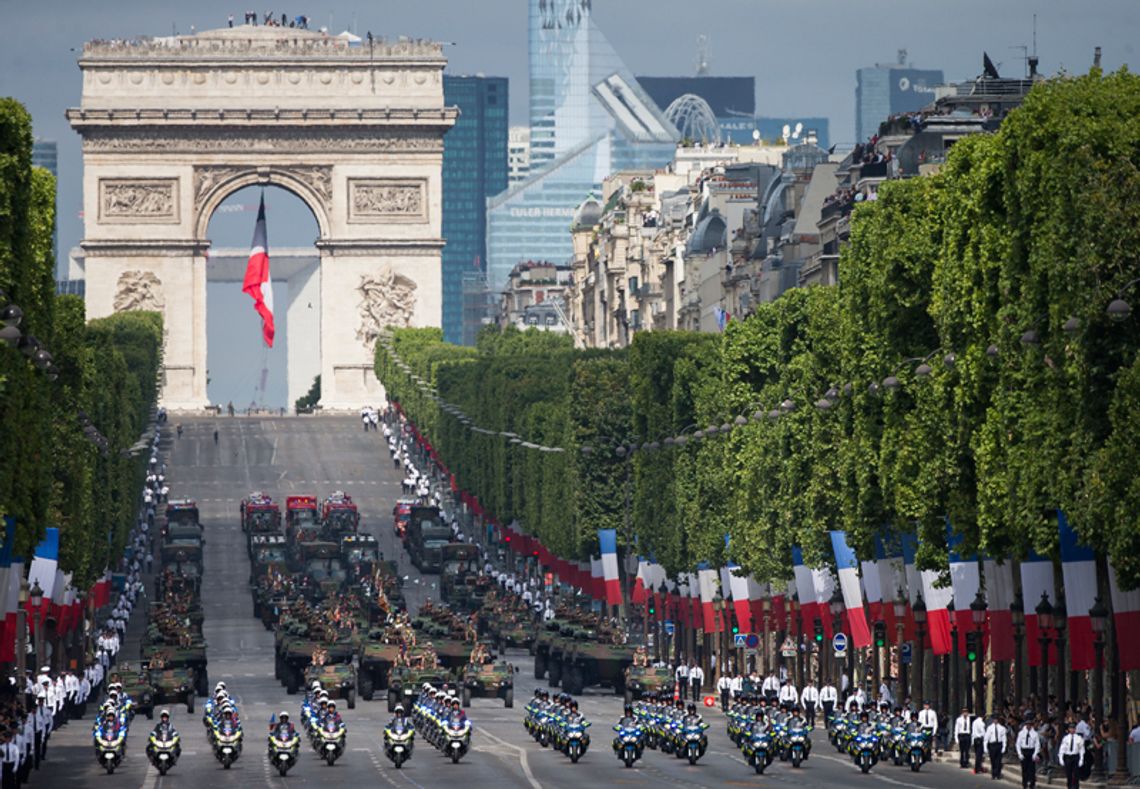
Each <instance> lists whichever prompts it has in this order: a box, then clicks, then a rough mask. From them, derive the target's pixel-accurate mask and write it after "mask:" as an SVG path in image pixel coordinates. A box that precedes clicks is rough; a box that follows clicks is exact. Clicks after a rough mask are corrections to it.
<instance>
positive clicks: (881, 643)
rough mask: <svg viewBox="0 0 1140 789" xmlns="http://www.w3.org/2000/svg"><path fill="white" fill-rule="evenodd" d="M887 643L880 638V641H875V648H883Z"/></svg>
mask: <svg viewBox="0 0 1140 789" xmlns="http://www.w3.org/2000/svg"><path fill="white" fill-rule="evenodd" d="M885 643H887V642H886V641H884V640H883V639H881V638H879V639H876V640H875V646H877V647H881V646H883V644H885Z"/></svg>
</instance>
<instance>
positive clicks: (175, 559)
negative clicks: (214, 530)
mask: <svg viewBox="0 0 1140 789" xmlns="http://www.w3.org/2000/svg"><path fill="white" fill-rule="evenodd" d="M159 560H160V563H161V565H162V569H163V572H161V573H159V574H158V576H157V577H156V578H155V596H156V597H157V598H159V599H161V598H162V596H163V595H164V594H165V592H166V584H168V583H171V584H175V583H176V585H177V586H178V587H179V588H181V589H182V590H184V591H185V592H186V593H187V594H189V595H191V596H192V597H195V598H197V597H198V595H199V594H200V593H201V591H202V545H201V544H200V543H199V544H197V545H195V544H193V543H185V542H172V543H168V544H166V545H163V546H162V548H160V549H159ZM166 570H169V571H170V573H171V574H172V576H173V578H171V577H168V576H167V575H166V572H165V571H166Z"/></svg>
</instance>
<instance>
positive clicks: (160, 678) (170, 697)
mask: <svg viewBox="0 0 1140 789" xmlns="http://www.w3.org/2000/svg"><path fill="white" fill-rule="evenodd" d="M150 679H151V682H153V683H154V702H155V704H163V705H165V704H185V705H186V712H187V714H191V715H192V714H193V713H194V696H195V695H197V694H196V693H195V690H196V689H195V687H194V684H195V677H194V670H193V669H190V668H161V669H159V668H151V670H150Z"/></svg>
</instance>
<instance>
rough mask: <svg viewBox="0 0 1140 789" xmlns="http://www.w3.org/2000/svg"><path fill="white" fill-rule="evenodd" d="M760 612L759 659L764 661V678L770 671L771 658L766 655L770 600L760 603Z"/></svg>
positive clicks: (769, 623) (766, 598)
mask: <svg viewBox="0 0 1140 789" xmlns="http://www.w3.org/2000/svg"><path fill="white" fill-rule="evenodd" d="M760 610H761V611H762V612H763V614H764V649H763V650H762V651H761V655H760V656H761V658H763V661H764V667H763V673H764V675H765V676H767V675H768V673H769V672H770V671H771V670H772V669H771V667H772V661H771V656H770V655H769V654H768V631H769V629H770V628H771V618H772V598H771V597H765V598H764V599H763V600H761V601H760Z"/></svg>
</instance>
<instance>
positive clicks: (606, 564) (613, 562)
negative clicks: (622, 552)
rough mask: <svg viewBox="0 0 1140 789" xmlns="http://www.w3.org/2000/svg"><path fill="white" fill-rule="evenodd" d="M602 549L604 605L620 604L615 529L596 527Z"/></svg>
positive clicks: (619, 577) (619, 576)
mask: <svg viewBox="0 0 1140 789" xmlns="http://www.w3.org/2000/svg"><path fill="white" fill-rule="evenodd" d="M598 545H599V546H600V547H601V549H602V583H603V589H604V590H605V598H606V605H621V575H620V573H619V571H618V555H617V530H616V529H598Z"/></svg>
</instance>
